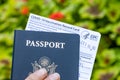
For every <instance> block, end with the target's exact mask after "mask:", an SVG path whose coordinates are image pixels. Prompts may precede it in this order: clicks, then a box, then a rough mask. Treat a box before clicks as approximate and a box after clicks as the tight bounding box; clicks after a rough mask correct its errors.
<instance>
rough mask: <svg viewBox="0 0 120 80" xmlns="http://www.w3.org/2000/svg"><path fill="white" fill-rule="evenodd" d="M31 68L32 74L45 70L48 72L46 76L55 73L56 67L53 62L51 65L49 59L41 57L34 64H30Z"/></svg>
mask: <svg viewBox="0 0 120 80" xmlns="http://www.w3.org/2000/svg"><path fill="white" fill-rule="evenodd" d="M31 64H32V67H33V72H35V71H37V70H39V69H41V68H45V69H46V70H47V72H48V74H53V73H55V69H56V68H57V66H58V65H56V64H55V63H54V62H52V63H51V60H50V58H48V57H46V56H43V57H41V58H40V59H39V60H38V61H34V63H31Z"/></svg>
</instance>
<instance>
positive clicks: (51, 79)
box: [49, 73, 60, 80]
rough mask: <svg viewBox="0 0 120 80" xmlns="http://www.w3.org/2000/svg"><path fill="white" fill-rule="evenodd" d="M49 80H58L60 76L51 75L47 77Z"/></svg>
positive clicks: (56, 74)
mask: <svg viewBox="0 0 120 80" xmlns="http://www.w3.org/2000/svg"><path fill="white" fill-rule="evenodd" d="M49 79H50V80H59V79H60V75H59V74H58V73H54V74H51V75H50V76H49Z"/></svg>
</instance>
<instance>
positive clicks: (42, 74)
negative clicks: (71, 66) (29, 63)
mask: <svg viewBox="0 0 120 80" xmlns="http://www.w3.org/2000/svg"><path fill="white" fill-rule="evenodd" d="M25 80H60V75H59V74H58V73H54V74H50V75H48V74H47V71H46V69H44V68H43V69H40V70H38V71H36V72H34V73H32V74H30V75H29V76H28V77H27V78H26V79H25Z"/></svg>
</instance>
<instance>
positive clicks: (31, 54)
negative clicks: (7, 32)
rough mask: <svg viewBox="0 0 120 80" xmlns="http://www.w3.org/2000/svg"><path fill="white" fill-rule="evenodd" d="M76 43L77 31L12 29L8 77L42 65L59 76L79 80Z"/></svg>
mask: <svg viewBox="0 0 120 80" xmlns="http://www.w3.org/2000/svg"><path fill="white" fill-rule="evenodd" d="M79 46H80V36H79V35H78V34H68V33H54V32H38V31H25V30H15V32H14V46H13V60H12V71H11V80H25V78H26V77H27V76H28V75H29V74H31V73H33V72H35V71H37V70H39V69H41V68H45V69H46V70H47V72H48V75H49V74H53V73H55V72H58V73H59V74H60V76H61V80H78V75H79V56H80V55H79V51H80V50H79Z"/></svg>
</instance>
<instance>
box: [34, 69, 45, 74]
mask: <svg viewBox="0 0 120 80" xmlns="http://www.w3.org/2000/svg"><path fill="white" fill-rule="evenodd" d="M46 73H47V71H46V69H45V68H42V69H40V70H38V71H36V72H35V74H36V75H45V74H46Z"/></svg>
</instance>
